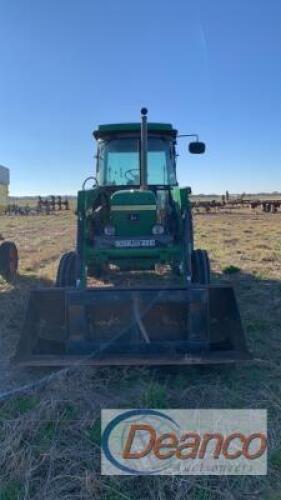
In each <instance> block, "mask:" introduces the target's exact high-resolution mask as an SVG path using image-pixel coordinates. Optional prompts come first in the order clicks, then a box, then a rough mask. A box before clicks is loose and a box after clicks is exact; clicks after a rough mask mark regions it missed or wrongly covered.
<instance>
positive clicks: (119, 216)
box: [111, 189, 156, 238]
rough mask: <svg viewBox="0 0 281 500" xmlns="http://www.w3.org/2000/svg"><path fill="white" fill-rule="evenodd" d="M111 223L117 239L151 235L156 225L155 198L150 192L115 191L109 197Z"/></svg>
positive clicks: (135, 190) (134, 190)
mask: <svg viewBox="0 0 281 500" xmlns="http://www.w3.org/2000/svg"><path fill="white" fill-rule="evenodd" d="M111 223H112V225H113V226H114V227H115V229H116V236H117V237H125V238H127V237H132V236H133V237H137V236H139V237H141V236H149V235H152V228H153V226H154V225H155V224H156V198H155V194H154V193H153V192H152V191H146V190H145V191H140V190H138V189H130V190H121V191H116V192H115V193H114V194H113V195H112V196H111Z"/></svg>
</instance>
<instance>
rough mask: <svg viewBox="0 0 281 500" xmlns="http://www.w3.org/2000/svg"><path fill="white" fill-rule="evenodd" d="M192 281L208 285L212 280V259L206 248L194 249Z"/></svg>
mask: <svg viewBox="0 0 281 500" xmlns="http://www.w3.org/2000/svg"><path fill="white" fill-rule="evenodd" d="M191 271H192V282H193V283H199V284H201V285H208V283H210V281H211V271H210V260H209V256H208V253H207V251H206V250H193V252H192V254H191Z"/></svg>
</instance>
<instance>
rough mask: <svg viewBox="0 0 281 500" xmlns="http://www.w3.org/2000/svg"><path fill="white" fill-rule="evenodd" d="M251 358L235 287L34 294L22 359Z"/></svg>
mask: <svg viewBox="0 0 281 500" xmlns="http://www.w3.org/2000/svg"><path fill="white" fill-rule="evenodd" d="M249 359H251V355H250V354H249V352H248V350H247V346H246V342H245V336H244V333H243V329H242V325H241V319H240V315H239V311H238V307H237V303H236V299H235V296H234V291H233V289H232V287H230V286H224V285H192V286H190V287H188V288H172V289H162V288H157V289H155V288H154V289H151V288H146V289H145V288H134V289H122V288H120V289H117V288H88V289H85V290H81V289H70V288H69V289H68V288H48V289H43V288H42V289H37V290H34V291H32V292H31V295H30V299H29V304H28V309H27V314H26V319H25V324H24V328H23V332H22V335H21V338H20V341H19V344H18V347H17V353H16V356H15V360H16V362H18V363H20V364H21V365H25V366H69V365H73V364H76V363H77V364H84V365H96V366H99V365H173V364H174V365H181V364H183V365H186V364H208V363H231V362H237V361H242V360H249Z"/></svg>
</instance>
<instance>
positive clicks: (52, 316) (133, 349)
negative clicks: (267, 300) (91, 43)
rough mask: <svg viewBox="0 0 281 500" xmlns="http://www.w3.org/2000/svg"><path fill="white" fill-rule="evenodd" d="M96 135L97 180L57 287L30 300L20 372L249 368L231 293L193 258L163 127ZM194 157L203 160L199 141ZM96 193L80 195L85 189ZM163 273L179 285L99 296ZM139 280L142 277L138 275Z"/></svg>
mask: <svg viewBox="0 0 281 500" xmlns="http://www.w3.org/2000/svg"><path fill="white" fill-rule="evenodd" d="M141 113H142V117H141V123H140V124H139V123H124V124H113V125H101V126H99V127H98V129H97V130H96V131H95V132H94V137H95V139H96V140H97V157H96V158H97V166H96V177H94V178H88V179H86V181H85V182H84V184H83V188H82V190H81V191H79V193H78V207H77V218H78V225H77V245H76V250H75V251H71V252H68V253H66V254H64V255H63V256H62V258H61V261H60V264H59V267H58V272H57V279H56V286H55V287H53V288H42V289H36V290H34V291H32V292H31V295H30V299H29V304H28V310H27V315H26V320H25V324H24V328H23V332H22V335H21V339H20V342H19V344H18V349H17V353H16V360H17V361H18V362H20V363H21V364H24V365H29V366H30V365H33V366H36V365H37V366H42V365H48V366H61V365H70V364H73V363H81V364H93V365H122V364H124V365H156V364H157V365H165V364H196V363H199V364H201V363H221V362H222V363H225V362H236V361H238V360H247V359H250V355H249V352H248V350H247V347H246V342H245V337H244V333H243V329H242V326H241V320H240V316H239V312H238V308H237V303H236V300H235V296H234V291H233V289H232V287H230V286H226V285H213V284H210V264H209V259H208V255H207V252H206V251H205V250H200V249H194V243H193V226H192V214H191V203H190V200H189V194H190V192H191V190H190V188H180V187H179V186H178V183H177V179H176V141H177V138H178V137H180V136H178V133H177V131H176V130H175V129H174V128H173V127H172V125H170V124H166V123H147V110H146V109H145V108H143V109H142V112H141ZM191 136H192V137H195V138H196V140H195V141H194V142H191V143H190V144H189V151H190V153H193V154H201V153H204V152H205V144H204V143H202V142H200V141H199V139H198V136H197V135H191ZM90 179H93V180H94V182H95V185H94V186H93V187H91V188H90V189H86V188H85V186H86V182H88V181H89V180H90ZM159 264H161V265H165V266H167V268H168V269H169V270H170V273H171V274H173V275H177V276H178V278H177V280H178V282H177V284H176V285H175V284H173V285H171V284H170V285H169V280H168V281H165V280H164V281H163V285H161V286H159V285H157V286H154V287H153V288H152V287H147V286H146V287H145V286H136V287H134V288H125V287H123V288H122V287H119V288H115V287H96V286H91V284H90V278H91V277H92V278H93V277H102V276H103V275H104V273H105V272H106V270H107V269H108V268H109V267H110V266H111V267H112V266H114V268H115V269H117V270H119V271H124V270H133V271H137V270H144V271H148V270H151V269H154V268H155V266H157V265H159ZM144 274H145V273H144Z"/></svg>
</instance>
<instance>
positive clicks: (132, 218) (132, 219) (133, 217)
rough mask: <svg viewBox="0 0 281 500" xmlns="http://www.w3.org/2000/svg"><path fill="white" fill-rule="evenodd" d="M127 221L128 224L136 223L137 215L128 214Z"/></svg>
mask: <svg viewBox="0 0 281 500" xmlns="http://www.w3.org/2000/svg"><path fill="white" fill-rule="evenodd" d="M128 219H129V221H130V222H138V220H139V215H138V214H129V215H128Z"/></svg>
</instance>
